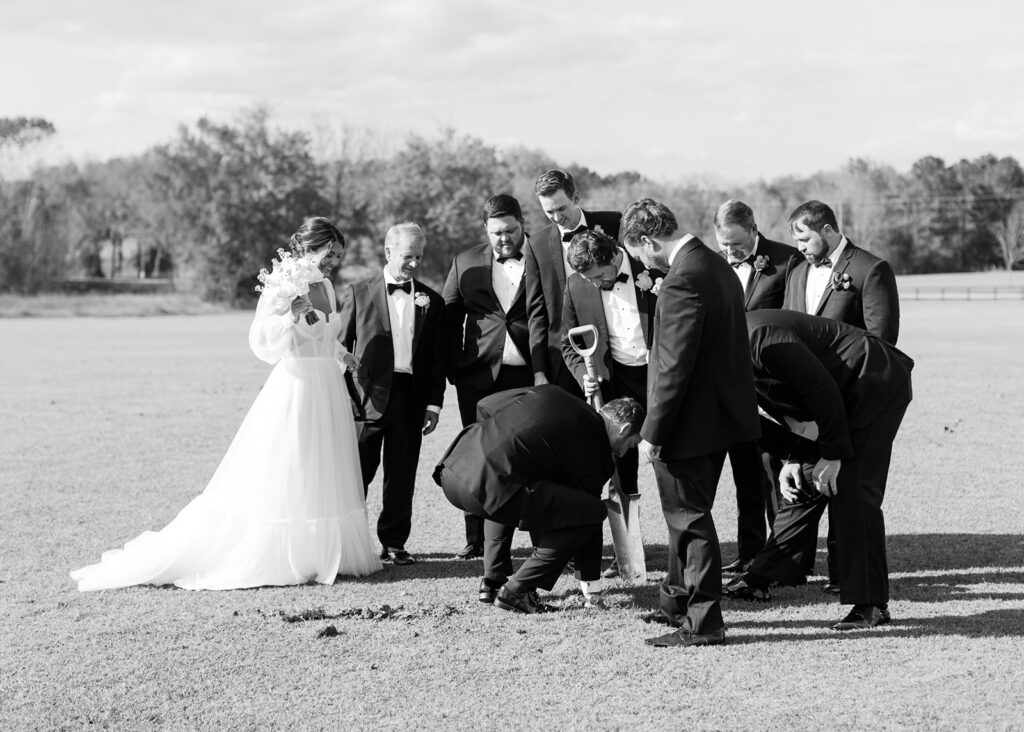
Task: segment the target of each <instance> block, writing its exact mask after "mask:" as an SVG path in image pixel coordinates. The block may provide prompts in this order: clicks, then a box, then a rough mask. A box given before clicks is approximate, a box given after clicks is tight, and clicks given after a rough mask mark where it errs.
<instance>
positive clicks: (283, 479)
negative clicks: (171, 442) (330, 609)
mask: <svg viewBox="0 0 1024 732" xmlns="http://www.w3.org/2000/svg"><path fill="white" fill-rule="evenodd" d="M344 246H345V240H344V237H342V235H341V233H340V232H339V231H338V230H337V229H336V228H335V227H334V225H333V224H331V223H330V222H329V221H328V220H327V219H323V218H313V219H309V220H307V221H306V222H305V223H304V224H303V225H302V228H300V229H299V231H298V232H297V233H296V234H295V235H294V236H293V237H292V239H291V243H290V247H291V249H292V251H293V252H294V253H295V255H296V256H300V255H306V256H309V257H311V258H312V260H313V262H314V263H318V265H319V268H320V271H321V272H322V273H326V272H330V271H331V269H332V268H333V267H335V266H336V265H337V264H338V262H340V260H341V256H342V253H343V251H344ZM278 294H279V293H278ZM314 309H315V310H319V311H320V312H319V314H318V315H315V316H314V315H312V314H311V313H312V312H314ZM335 309H336V308H335V297H334V293H333V288H332V287H331V286H330V283H329V282H328V281H327V280H321V281H320V282H319V283H318V282H314V283H312V284H311V285H310V291H309V295H308V296H305V297H299V298H296V299H294V300H292V301H291V305H290V307H289V305H288V301H287V300H284V301H282V300H281V298H280V297H277V296H275V292H274V291H273V289H272V288H270V287H268V288H267V289H266V290H264V292H263V293H262V295H261V297H260V301H259V304H258V305H257V307H256V317H255V320H254V321H253V324H252V327H251V329H250V331H249V345H250V347H251V348H252V351H253V353H255V354H256V356H257V357H258V358H260V359H262V360H264V361H266V362H267V363H270V364H276V365H275V366H274V369H273V371H272V372H271V374H270V377H269V378H268V379H267V382H266V384H264V386H263V389H262V390H261V391H260V393H259V395H258V396H257V397H256V401H255V402H253V405H252V407H251V408H250V409H249V413H248V414H247V415H246V417H245V419H244V420H243V421H242V425H241V426H240V427H239V428H238V432H237V434H236V435H235V438H234V440H233V441H232V442H231V445H230V447H228V450H227V453H226V454H225V455H224V457H223V459H222V460H221V463H220V466H219V467H218V468H217V470H216V472H215V473H214V474H213V477H212V478H211V480H210V482H209V484H208V485H207V486H206V490H204V491H203V492H202V493H201V494H200V495H199V496H197V497H196V498H195V499H193V500H192V502H191V503H189V504H188V505H187V506H185V508H184V509H183V510H182V511H181V512H180V513H179V514H178V515H177V517H175V518H174V520H173V521H171V523H169V524H168V525H167V526H166V527H165V528H163V529H162V530H160V531H157V532H153V531H147V532H145V533H143V534H142V535H141V536H139V537H137V538H135V539H133V540H131V541H129V542H128V543H127V544H126V545H125V546H124V548H123V549H117V550H114V551H109V552H106V553H104V554H103V557H102V559H101V561H100V562H99V563H98V564H93V565H90V566H88V567H83V568H82V569H78V570H75V571H73V572H72V573H71V577H72V579H74V580H75V581H76V582H77V583H78V589H79V590H83V591H84V590H103V589H110V588H115V587H126V586H129V585H138V584H151V585H166V584H175V585H177V586H178V587H183V588H185V589H190V590H200V589H206V590H226V589H233V588H242V587H259V586H263V585H294V584H302V583H305V582H310V581H313V580H315V581H316V582H320V583H323V584H331V583H332V582H334V578H335V576H336V575H339V574H342V575H356V576H363V575H368V574H371V573H373V572H376V571H378V570H380V569H381V567H382V564H381V561H380V559H379V558H378V556H377V553H376V552H375V551H374V549H373V545H372V543H371V541H370V530H369V524H368V523H367V518H366V506H365V502H364V501H365V499H364V493H363V481H362V476H361V473H360V469H359V455H358V452H357V449H356V428H355V422H354V420H353V417H352V407H351V404H350V401H349V396H348V393H347V391H346V388H345V383H344V379H343V370H342V367H341V364H339V363H338V361H337V359H336V356H335V353H336V349H339V348H340V345H339V344H338V343H337V337H338V333H339V331H340V328H341V323H340V319H339V318H338V317H336V316H335V315H334V313H335ZM314 319H315V322H313V323H310V322H308V321H310V320H314ZM343 360H344V361H345V362H346V365H347V366H349V367H352V366H353V365H354V361H355V359H354V358H353V357H352V356H351V355H350V354H348V353H347V352H344V353H343Z"/></svg>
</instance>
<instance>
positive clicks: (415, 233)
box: [384, 221, 427, 249]
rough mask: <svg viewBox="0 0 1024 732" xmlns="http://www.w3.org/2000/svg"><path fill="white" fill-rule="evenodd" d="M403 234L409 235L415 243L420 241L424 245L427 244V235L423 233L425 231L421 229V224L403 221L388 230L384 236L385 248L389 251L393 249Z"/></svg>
mask: <svg viewBox="0 0 1024 732" xmlns="http://www.w3.org/2000/svg"><path fill="white" fill-rule="evenodd" d="M402 234H408V235H409V236H410V237H411V238H412V240H413V241H416V240H419V241H421V242H423V244H424V245H426V243H427V235H426V234H424V233H423V229H421V228H420V225H419V224H414V223H413V222H412V221H403V222H402V223H400V224H395V225H394V226H392V227H391V228H390V229H388V233H387V234H385V235H384V246H385V247H387V248H388V249H391V248H393V247H394V246H395V245H396V244H397V243H398V240H399V238H400V237H401V236H402Z"/></svg>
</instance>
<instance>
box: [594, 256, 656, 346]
mask: <svg viewBox="0 0 1024 732" xmlns="http://www.w3.org/2000/svg"><path fill="white" fill-rule="evenodd" d="M621 256H622V262H620V263H619V273H625V274H626V275H627V276H628V277H629V279H627V280H626V281H625V282H616V283H615V286H614V287H612V289H610V290H607V291H606V290H601V303H602V304H603V305H604V320H605V323H607V325H608V348H609V349H610V350H611V352H612V358H613V359H614V360H615V362H616V363H621V364H622V365H623V366H644V365H646V364H647V343H646V342H645V341H644V329H643V326H641V325H640V308H638V307H637V303H636V286H635V285H634V283H633V271H632V270H631V269H630V267H629V260H627V259H626V255H625V254H623V255H621Z"/></svg>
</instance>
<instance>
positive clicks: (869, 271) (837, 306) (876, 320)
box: [784, 239, 900, 345]
mask: <svg viewBox="0 0 1024 732" xmlns="http://www.w3.org/2000/svg"><path fill="white" fill-rule="evenodd" d="M810 268H811V265H810V263H809V262H808V261H807V260H806V259H805V260H804V261H802V262H798V263H797V264H796V265H794V266H793V268H792V269H791V270H790V272H789V279H788V280H787V282H786V301H785V305H784V307H785V309H786V310H795V311H797V312H798V313H806V312H807V297H806V295H807V272H808V270H810ZM843 274H848V275H850V278H851V280H850V287H849V289H842V290H841V289H836V288H834V287H832V286H831V285H830V286H829V287H827V288H826V289H825V293H824V294H823V295H822V296H821V301H820V302H819V303H818V308H817V310H815V311H814V312H813V313H809V315H818V316H820V317H822V318H831V319H832V320H838V321H840V322H841V323H847V324H849V325H853V326H855V327H857V328H863V329H864V330H866V331H868V332H869V333H873V334H874V335H876V336H878V337H879V338H881V339H882V340H884V341H886V342H887V343H892V344H893V345H895V344H896V338H897V337H898V336H899V332H900V298H899V292H898V291H897V290H896V275H895V274H893V271H892V267H890V266H889V263H888V262H886V261H885V260H884V259H879V258H878V257H876V256H875V255H874V254H871V253H870V252H868V251H866V250H864V249H861V248H859V247H856V246H854V245H853V242H851V241H850V240H849V239H847V240H846V247H845V248H844V249H843V252H842V254H841V255H840V257H839V261H838V262H836V263H835V267H833V276H836V275H838V276H842V275H843Z"/></svg>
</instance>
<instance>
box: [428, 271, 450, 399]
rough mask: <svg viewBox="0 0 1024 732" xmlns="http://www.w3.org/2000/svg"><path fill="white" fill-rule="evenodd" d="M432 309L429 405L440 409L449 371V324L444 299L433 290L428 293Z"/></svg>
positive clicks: (430, 316)
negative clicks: (446, 318) (446, 345)
mask: <svg viewBox="0 0 1024 732" xmlns="http://www.w3.org/2000/svg"><path fill="white" fill-rule="evenodd" d="M428 297H429V298H430V308H429V310H432V311H433V312H430V311H428V312H427V317H429V318H431V320H432V322H431V330H432V331H433V334H432V338H431V343H430V350H431V351H432V352H433V357H432V358H431V359H430V383H429V386H428V394H429V398H428V399H427V404H432V405H434V406H436V407H440V406H441V404H442V402H443V401H444V378H445V374H446V373H447V371H448V353H447V351H446V349H445V344H446V341H447V331H448V327H447V325H448V324H447V322H446V320H445V312H444V299H443V298H442V297H441V296H440V295H438V294H437V293H436V292H434V291H433V290H431V291H430V292H429V293H428Z"/></svg>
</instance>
